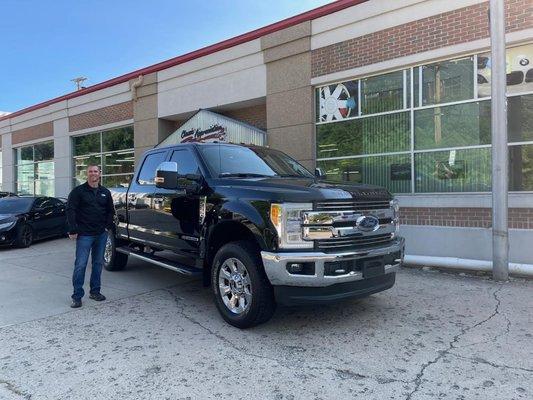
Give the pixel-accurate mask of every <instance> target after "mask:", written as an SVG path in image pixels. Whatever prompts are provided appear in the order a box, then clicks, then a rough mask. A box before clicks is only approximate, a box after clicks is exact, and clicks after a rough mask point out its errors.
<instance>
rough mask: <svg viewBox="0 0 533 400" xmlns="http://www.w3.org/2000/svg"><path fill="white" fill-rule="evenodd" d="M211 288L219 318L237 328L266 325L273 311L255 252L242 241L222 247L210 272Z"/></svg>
mask: <svg viewBox="0 0 533 400" xmlns="http://www.w3.org/2000/svg"><path fill="white" fill-rule="evenodd" d="M211 287H212V290H213V294H214V297H215V303H216V305H217V308H218V311H219V312H220V314H221V315H222V317H223V318H224V319H225V320H226V322H228V323H229V324H231V325H233V326H236V327H237V328H241V329H244V328H250V327H252V326H255V325H259V324H262V323H263V322H266V321H268V320H269V319H270V318H271V317H272V315H273V314H274V311H275V309H276V303H275V301H274V293H273V290H272V286H271V285H270V282H269V281H268V278H267V277H266V275H265V272H264V270H263V265H262V261H261V257H260V256H259V251H258V250H257V249H256V248H255V246H254V245H253V244H251V243H249V242H246V241H239V242H234V243H229V244H226V245H224V246H223V247H222V248H221V249H220V250H219V251H218V252H217V254H216V256H215V259H214V261H213V268H212V270H211Z"/></svg>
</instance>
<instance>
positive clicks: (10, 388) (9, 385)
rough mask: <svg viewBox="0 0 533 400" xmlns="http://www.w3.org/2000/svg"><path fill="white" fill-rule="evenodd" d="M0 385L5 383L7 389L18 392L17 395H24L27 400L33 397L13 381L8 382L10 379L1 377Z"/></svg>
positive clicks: (14, 392)
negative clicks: (6, 379)
mask: <svg viewBox="0 0 533 400" xmlns="http://www.w3.org/2000/svg"><path fill="white" fill-rule="evenodd" d="M0 385H3V386H4V387H5V388H6V389H7V390H9V391H10V392H11V393H13V394H16V395H17V396H21V397H24V398H25V399H27V400H30V399H31V394H29V393H26V392H24V391H22V390H20V389H19V388H18V387H16V386H15V385H14V384H12V383H11V382H8V381H5V380H3V379H0Z"/></svg>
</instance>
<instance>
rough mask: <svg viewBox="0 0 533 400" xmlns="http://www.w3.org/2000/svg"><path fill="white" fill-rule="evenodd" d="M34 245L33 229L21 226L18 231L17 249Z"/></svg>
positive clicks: (24, 225) (26, 225)
mask: <svg viewBox="0 0 533 400" xmlns="http://www.w3.org/2000/svg"><path fill="white" fill-rule="evenodd" d="M32 243H33V229H31V226H29V225H28V224H21V225H20V226H19V227H18V229H17V238H16V240H15V244H16V245H17V247H20V248H25V247H30V245H31V244H32Z"/></svg>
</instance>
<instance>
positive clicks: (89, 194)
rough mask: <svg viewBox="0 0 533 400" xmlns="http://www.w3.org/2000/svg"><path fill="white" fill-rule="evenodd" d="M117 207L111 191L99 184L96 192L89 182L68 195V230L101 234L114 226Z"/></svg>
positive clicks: (87, 233) (72, 232)
mask: <svg viewBox="0 0 533 400" xmlns="http://www.w3.org/2000/svg"><path fill="white" fill-rule="evenodd" d="M114 215H115V207H114V206H113V198H112V197H111V192H110V191H109V190H107V189H106V188H105V187H103V186H101V185H98V189H97V190H96V193H95V191H94V189H93V188H91V187H90V186H89V184H88V183H87V182H85V183H84V184H83V185H80V186H77V187H75V188H74V189H73V190H72V192H70V194H69V195H68V202H67V222H68V232H69V233H70V234H75V233H77V234H78V235H99V234H101V233H103V232H104V230H105V229H106V228H112V227H113V217H114Z"/></svg>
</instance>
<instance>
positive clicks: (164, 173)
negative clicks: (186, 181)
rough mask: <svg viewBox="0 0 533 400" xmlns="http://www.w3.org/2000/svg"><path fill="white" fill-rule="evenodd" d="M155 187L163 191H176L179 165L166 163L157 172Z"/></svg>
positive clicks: (160, 165) (171, 162) (170, 162)
mask: <svg viewBox="0 0 533 400" xmlns="http://www.w3.org/2000/svg"><path fill="white" fill-rule="evenodd" d="M155 186H156V187H157V188H162V189H176V188H177V187H178V164H177V163H176V162H174V161H165V162H162V163H161V164H159V166H158V167H157V170H156V176H155Z"/></svg>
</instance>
